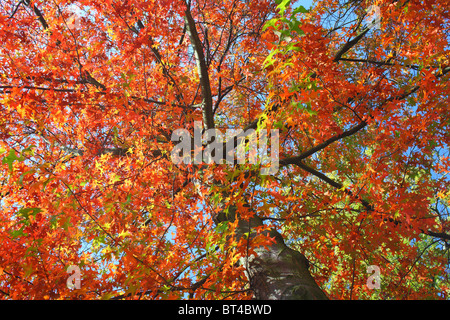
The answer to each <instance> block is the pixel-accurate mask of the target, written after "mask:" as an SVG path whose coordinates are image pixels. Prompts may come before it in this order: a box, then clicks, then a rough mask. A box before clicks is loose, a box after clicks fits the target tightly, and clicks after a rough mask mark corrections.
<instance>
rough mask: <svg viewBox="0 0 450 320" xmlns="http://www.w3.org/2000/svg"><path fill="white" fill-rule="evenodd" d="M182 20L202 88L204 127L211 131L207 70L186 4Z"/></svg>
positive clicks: (212, 115)
mask: <svg viewBox="0 0 450 320" xmlns="http://www.w3.org/2000/svg"><path fill="white" fill-rule="evenodd" d="M184 20H185V23H186V31H187V33H188V34H189V38H190V40H191V44H192V47H193V49H194V54H195V60H196V62H197V69H198V74H199V78H200V86H201V88H202V96H203V122H204V126H205V128H206V129H212V128H214V113H213V102H212V94H211V85H210V82H209V75H208V68H207V66H206V60H205V55H204V53H203V46H202V42H201V41H200V38H199V36H198V32H197V29H196V27H195V21H194V18H192V15H191V11H190V8H189V5H188V4H186V10H185V16H184Z"/></svg>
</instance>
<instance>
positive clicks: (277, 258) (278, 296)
mask: <svg viewBox="0 0 450 320" xmlns="http://www.w3.org/2000/svg"><path fill="white" fill-rule="evenodd" d="M230 209H231V210H230V211H236V208H235V207H234V206H233V208H230ZM234 214H235V213H234V212H233V216H234ZM228 216H229V215H228ZM220 218H222V219H220ZM220 218H219V217H217V218H216V219H215V220H216V222H221V221H226V220H231V219H224V218H225V217H224V215H221V217H220ZM261 225H263V222H262V220H261V218H259V217H258V216H256V215H255V216H254V217H252V218H251V219H250V220H246V221H243V220H241V221H240V222H239V224H238V228H237V230H236V236H237V238H238V239H239V238H240V237H242V236H243V235H244V234H245V235H246V237H248V239H249V241H251V239H252V238H253V237H255V232H254V231H253V232H252V230H254V228H255V227H257V226H261ZM266 235H268V236H270V237H271V238H275V242H274V243H272V244H271V245H270V246H268V247H259V248H257V249H256V250H255V252H256V255H251V256H248V257H245V258H242V259H241V261H240V263H242V264H243V265H244V266H245V268H246V274H247V277H248V278H249V280H250V288H251V289H252V291H253V293H254V298H255V299H257V300H326V299H328V298H327V296H326V295H325V293H324V292H323V291H322V290H321V289H320V287H319V286H318V285H317V283H316V282H315V281H314V278H313V277H312V276H311V274H310V272H309V270H308V269H309V262H308V260H307V259H306V257H305V256H304V255H303V254H301V253H300V252H298V251H295V250H293V249H291V248H289V247H288V246H287V245H286V244H285V243H284V240H283V237H282V236H281V234H280V233H279V232H278V231H276V230H275V229H270V231H268V234H267V233H266Z"/></svg>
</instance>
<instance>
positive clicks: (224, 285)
mask: <svg viewBox="0 0 450 320" xmlns="http://www.w3.org/2000/svg"><path fill="white" fill-rule="evenodd" d="M370 6H376V7H372V8H376V9H377V10H375V11H374V12H376V13H379V16H375V17H374V16H373V15H371V14H370V13H368V9H369V7H370ZM449 7H450V3H449V1H445V0H444V1H443V0H441V1H415V0H405V1H392V0H391V1H384V0H381V1H375V2H373V3H372V2H369V1H359V0H356V1H338V0H323V1H318V2H317V3H315V4H314V6H313V7H312V8H311V10H309V11H307V10H305V9H304V8H303V7H302V6H300V5H299V3H295V2H294V1H292V3H291V2H290V1H282V0H277V1H276V2H272V1H265V0H260V1H246V0H230V1H228V0H223V1H186V2H185V1H174V0H170V1H169V0H167V1H163V0H159V1H134V0H121V1H114V0H112V1H101V2H100V1H91V0H79V1H65V0H61V1H56V0H55V1H25V0H21V1H12V0H11V1H10V0H4V1H2V2H1V4H0V25H1V26H2V27H1V28H0V42H1V44H2V46H1V49H0V69H1V72H0V90H1V91H0V97H1V100H0V112H1V117H0V153H1V157H2V165H1V166H0V170H1V176H0V177H1V182H2V183H1V186H0V195H1V200H0V207H1V210H0V219H1V224H0V239H1V243H2V245H1V247H0V268H1V271H2V272H1V275H0V290H1V291H0V293H2V296H3V298H5V299H23V298H39V299H41V298H44V299H66V298H85V299H99V298H106V299H108V298H114V299H121V298H141V299H144V298H145V299H167V298H187V297H189V298H196V299H197V298H198V299H205V298H207V299H212V298H214V299H224V298H233V299H237V298H239V299H244V298H252V297H254V298H258V299H260V298H270V299H325V298H345V299H354V298H361V299H365V298H384V299H388V298H389V299H414V298H446V297H447V292H448V280H447V265H448V261H447V260H448V245H447V242H448V241H449V240H450V233H449V230H448V229H449V224H448V200H449V197H450V191H449V179H448V177H447V174H448V172H449V171H448V168H449V157H448V156H449V154H448V153H449V151H448V146H449V134H448V131H449V124H450V119H449V108H448V103H449V95H448V93H449V90H448V79H449V75H448V74H449V71H450V65H449V59H450V56H449V51H448V50H449V43H448V42H449ZM374 18H379V21H378V19H375V22H379V28H378V24H377V23H372V21H373V20H374ZM195 121H202V123H203V129H213V128H216V129H220V130H221V131H222V132H225V130H226V129H246V130H248V129H254V130H256V131H258V132H263V131H264V130H268V129H278V130H279V132H280V146H279V149H280V159H279V170H278V171H277V172H276V174H273V175H261V174H260V172H261V171H260V170H261V168H262V167H264V164H261V163H258V164H256V165H255V164H237V163H235V164H233V165H231V164H204V163H203V164H195V163H188V164H178V165H175V164H174V163H173V161H172V159H171V151H172V150H173V147H174V144H175V143H176V142H173V141H171V138H172V133H173V131H174V130H176V129H179V128H186V129H189V130H190V131H191V132H193V130H194V122H195ZM246 132H247V133H248V132H250V131H246ZM243 135H244V136H245V135H246V133H244V134H243ZM204 144H207V141H206V142H205V143H204ZM71 265H75V266H78V267H79V268H80V270H81V274H82V280H81V288H80V289H77V290H73V289H70V288H68V287H67V285H66V280H67V278H68V276H69V275H68V273H67V269H68V268H69V267H70V266H71ZM369 265H375V266H378V267H379V269H380V272H381V288H380V289H379V290H374V289H371V287H370V286H368V285H367V280H368V278H369V276H370V274H369V273H367V267H368V266H369Z"/></svg>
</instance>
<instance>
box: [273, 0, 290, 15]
mask: <svg viewBox="0 0 450 320" xmlns="http://www.w3.org/2000/svg"><path fill="white" fill-rule="evenodd" d="M276 3H278V6H277V9H278V10H279V11H280V14H281V15H283V14H284V12H285V11H286V9H287V7H288V6H289V5H290V4H291V0H276Z"/></svg>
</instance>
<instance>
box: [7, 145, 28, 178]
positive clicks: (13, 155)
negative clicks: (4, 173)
mask: <svg viewBox="0 0 450 320" xmlns="http://www.w3.org/2000/svg"><path fill="white" fill-rule="evenodd" d="M23 160H25V158H24V157H18V156H17V155H16V151H14V149H11V150H9V154H8V155H7V156H6V157H4V158H3V160H2V163H3V164H8V167H9V171H11V172H12V171H13V163H14V162H15V161H23Z"/></svg>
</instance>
